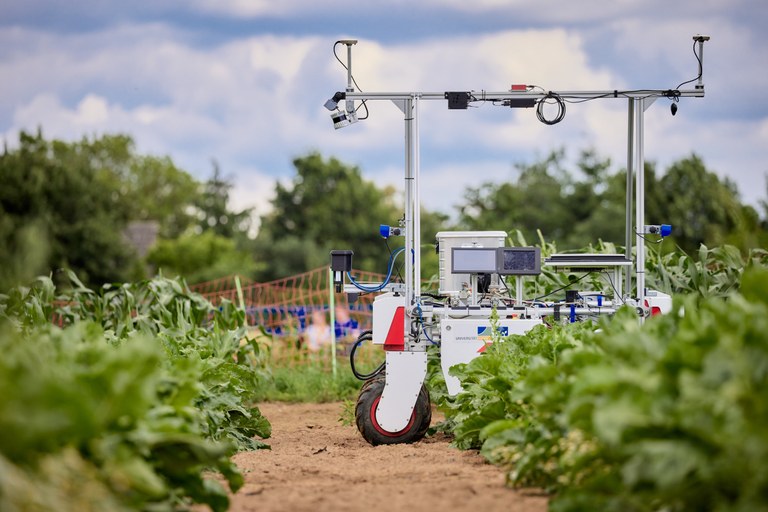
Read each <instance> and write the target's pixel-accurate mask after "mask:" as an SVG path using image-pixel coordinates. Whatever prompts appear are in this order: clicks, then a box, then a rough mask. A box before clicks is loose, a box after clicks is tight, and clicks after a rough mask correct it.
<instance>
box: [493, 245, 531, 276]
mask: <svg viewBox="0 0 768 512" xmlns="http://www.w3.org/2000/svg"><path fill="white" fill-rule="evenodd" d="M496 262H497V266H496V272H497V273H498V274H501V275H507V276H511V275H514V276H524V275H538V274H541V250H540V249H539V248H538V247H501V248H499V249H498V254H497V258H496Z"/></svg>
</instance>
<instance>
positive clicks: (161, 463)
mask: <svg viewBox="0 0 768 512" xmlns="http://www.w3.org/2000/svg"><path fill="white" fill-rule="evenodd" d="M70 279H71V281H72V287H71V290H70V291H68V292H67V293H66V294H64V295H57V294H56V290H55V289H54V285H53V283H52V282H51V280H50V279H48V278H39V279H38V280H37V281H36V282H35V283H34V284H33V285H32V286H31V287H29V288H22V289H15V290H13V291H12V292H11V293H10V294H9V295H8V296H4V297H2V300H0V351H1V352H2V354H3V356H2V358H0V397H2V398H0V432H2V435H0V510H4V511H16V510H67V511H75V510H81V511H88V510H93V511H96V510H142V509H143V510H172V509H175V508H177V507H178V506H181V505H185V504H188V503H192V502H197V503H205V504H208V505H209V506H210V507H211V509H213V510H217V511H218V510H226V509H227V507H228V503H229V498H228V492H227V489H225V488H224V486H222V485H221V484H219V483H218V480H217V479H214V478H211V476H212V475H214V474H219V475H221V480H224V481H226V483H227V485H228V487H229V490H231V491H232V492H235V491H237V490H238V488H239V487H240V486H241V485H242V481H243V479H242V475H241V474H240V472H239V470H238V468H237V467H236V466H235V465H234V464H233V463H232V462H231V460H230V457H231V455H233V454H234V453H235V452H236V451H238V450H251V449H256V448H262V447H266V445H265V444H263V443H262V442H261V441H260V439H261V438H266V437H268V436H269V434H270V424H269V422H268V421H267V420H266V419H265V418H264V417H262V415H261V414H260V412H259V409H258V408H257V407H256V406H254V397H255V394H256V391H257V390H258V389H259V388H260V387H262V384H263V381H264V380H265V379H266V373H265V371H264V369H263V367H262V365H261V354H260V352H259V350H260V349H259V347H258V345H256V344H255V343H253V342H249V341H247V340H245V341H244V333H245V326H244V323H243V320H244V314H243V313H242V312H240V311H238V310H237V309H236V308H234V307H233V306H232V304H230V303H227V302H223V303H222V304H221V305H220V306H219V307H217V308H214V307H213V306H212V305H211V304H210V303H208V302H207V301H205V300H203V299H202V298H201V297H199V296H196V295H193V294H191V293H189V292H188V291H187V290H186V288H185V287H184V286H183V285H182V284H181V283H180V282H178V281H173V280H168V279H162V278H159V279H155V280H152V281H147V282H142V283H138V284H127V285H123V286H119V287H118V286H107V287H105V288H104V289H102V290H101V291H99V292H94V291H92V290H89V289H87V288H85V287H83V286H82V284H81V283H80V282H79V281H78V280H77V278H76V277H75V276H74V275H71V276H70ZM52 318H56V319H57V322H58V323H60V324H61V327H59V326H56V325H54V324H53V323H52V322H51V319H52Z"/></svg>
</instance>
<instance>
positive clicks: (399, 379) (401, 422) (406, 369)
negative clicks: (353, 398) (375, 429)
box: [376, 352, 427, 432]
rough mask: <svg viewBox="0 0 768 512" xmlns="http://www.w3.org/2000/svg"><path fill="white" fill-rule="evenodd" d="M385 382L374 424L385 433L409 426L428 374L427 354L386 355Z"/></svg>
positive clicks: (400, 353)
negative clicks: (376, 423) (385, 431)
mask: <svg viewBox="0 0 768 512" xmlns="http://www.w3.org/2000/svg"><path fill="white" fill-rule="evenodd" d="M386 362H387V369H386V380H385V383H384V391H383V392H382V394H381V400H380V401H379V405H378V407H376V421H377V422H378V424H379V425H380V426H381V427H382V428H383V429H384V430H387V431H388V432H399V431H401V430H403V429H404V428H405V427H406V426H408V422H409V421H410V419H411V414H412V413H413V408H414V407H415V406H416V400H417V399H418V397H419V392H420V391H421V385H422V384H423V383H424V378H425V377H426V375H427V353H426V352H387V353H386Z"/></svg>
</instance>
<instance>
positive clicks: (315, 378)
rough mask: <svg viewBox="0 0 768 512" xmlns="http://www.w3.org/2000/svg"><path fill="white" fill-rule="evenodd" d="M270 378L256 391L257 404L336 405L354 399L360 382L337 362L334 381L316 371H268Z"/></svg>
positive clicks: (307, 369)
mask: <svg viewBox="0 0 768 512" xmlns="http://www.w3.org/2000/svg"><path fill="white" fill-rule="evenodd" d="M271 373H272V378H271V379H268V382H267V383H265V385H264V386H262V387H261V388H260V389H259V390H258V397H257V401H258V402H314V403H326V402H338V401H341V400H352V399H355V398H356V397H357V392H358V391H359V390H360V386H361V385H362V382H361V381H359V380H357V379H356V378H355V376H354V375H352V371H351V370H350V369H349V366H348V365H345V364H344V362H343V361H339V366H338V369H337V374H336V377H334V376H333V373H331V372H329V371H326V370H323V369H322V368H319V367H313V366H303V367H296V368H272V370H271Z"/></svg>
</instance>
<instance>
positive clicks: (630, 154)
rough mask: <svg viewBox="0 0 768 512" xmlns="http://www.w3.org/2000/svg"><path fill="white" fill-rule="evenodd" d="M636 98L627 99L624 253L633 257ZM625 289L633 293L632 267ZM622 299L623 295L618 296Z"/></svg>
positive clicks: (627, 276)
mask: <svg viewBox="0 0 768 512" xmlns="http://www.w3.org/2000/svg"><path fill="white" fill-rule="evenodd" d="M634 101H635V100H634V99H632V98H630V99H629V100H627V194H626V202H627V205H626V212H625V213H626V215H625V223H624V247H625V250H624V254H625V256H626V257H627V258H629V259H632V246H633V243H634V239H635V236H634V232H633V231H632V195H633V194H632V180H633V179H634V176H633V175H632V174H633V172H632V169H633V167H632V163H633V162H632V159H633V158H634V156H635V155H634V134H635V132H634V123H635V103H634ZM624 290H625V293H626V294H627V295H629V296H631V295H632V267H631V266H628V267H626V268H625V269H624ZM617 299H618V300H622V299H623V297H617Z"/></svg>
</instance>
